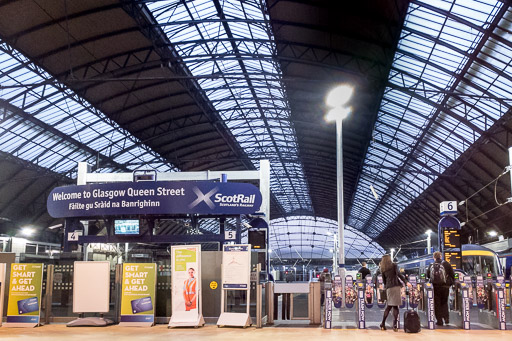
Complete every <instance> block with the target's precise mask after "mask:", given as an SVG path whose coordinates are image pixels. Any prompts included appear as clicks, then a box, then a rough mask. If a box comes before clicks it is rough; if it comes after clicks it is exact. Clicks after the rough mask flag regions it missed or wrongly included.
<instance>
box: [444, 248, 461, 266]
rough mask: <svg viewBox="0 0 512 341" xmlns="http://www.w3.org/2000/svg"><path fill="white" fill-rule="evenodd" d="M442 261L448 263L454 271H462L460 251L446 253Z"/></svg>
mask: <svg viewBox="0 0 512 341" xmlns="http://www.w3.org/2000/svg"><path fill="white" fill-rule="evenodd" d="M444 259H445V260H446V261H447V262H448V263H450V265H451V266H452V268H454V269H462V252H460V251H446V252H445V253H444Z"/></svg>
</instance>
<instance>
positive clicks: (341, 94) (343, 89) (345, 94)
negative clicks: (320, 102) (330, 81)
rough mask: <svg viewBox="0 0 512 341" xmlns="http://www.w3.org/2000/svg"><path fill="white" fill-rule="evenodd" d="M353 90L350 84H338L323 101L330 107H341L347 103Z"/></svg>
mask: <svg viewBox="0 0 512 341" xmlns="http://www.w3.org/2000/svg"><path fill="white" fill-rule="evenodd" d="M353 92H354V88H353V87H351V86H350V85H347V84H342V85H339V86H337V87H335V88H334V89H332V90H331V91H330V92H329V94H328V95H327V97H326V98H325V103H326V104H327V105H328V106H329V107H331V108H335V107H342V106H344V105H346V104H347V103H348V101H349V100H350V97H352V94H353Z"/></svg>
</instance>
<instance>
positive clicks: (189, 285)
mask: <svg viewBox="0 0 512 341" xmlns="http://www.w3.org/2000/svg"><path fill="white" fill-rule="evenodd" d="M188 275H189V278H187V279H186V280H185V282H184V283H183V299H184V300H185V310H186V311H190V310H192V309H196V293H197V292H196V283H197V281H196V278H195V277H194V269H193V268H190V269H188Z"/></svg>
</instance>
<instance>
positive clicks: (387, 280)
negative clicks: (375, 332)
mask: <svg viewBox="0 0 512 341" xmlns="http://www.w3.org/2000/svg"><path fill="white" fill-rule="evenodd" d="M379 267H380V271H381V273H382V279H383V282H384V287H385V288H386V296H387V300H386V303H387V305H386V309H385V310H384V315H383V316H382V323H381V324H380V329H381V330H386V319H387V318H388V315H389V312H390V311H391V309H393V331H395V332H397V331H398V314H399V310H398V306H399V305H400V304H401V302H402V297H401V295H400V289H401V286H402V284H401V283H400V280H402V282H403V283H404V284H405V283H406V281H405V277H404V276H403V275H402V274H401V273H400V272H399V271H398V266H397V265H396V263H393V261H392V260H391V255H384V256H383V257H382V260H381V262H380V265H379Z"/></svg>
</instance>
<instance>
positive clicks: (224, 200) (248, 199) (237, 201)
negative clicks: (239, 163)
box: [188, 187, 256, 210]
mask: <svg viewBox="0 0 512 341" xmlns="http://www.w3.org/2000/svg"><path fill="white" fill-rule="evenodd" d="M192 190H193V191H194V193H195V194H196V195H197V199H196V200H194V201H193V202H192V203H191V204H190V205H188V207H189V208H194V207H196V206H197V205H199V204H200V203H202V202H204V203H205V204H206V205H208V207H209V208H210V209H212V210H213V209H214V208H215V206H216V205H215V204H218V205H219V206H221V207H222V206H223V207H226V206H232V207H253V206H254V204H255V202H256V195H255V194H251V195H245V194H233V195H225V194H222V193H217V192H218V191H219V188H218V187H215V188H214V189H212V190H210V191H209V192H208V193H206V194H204V193H203V192H202V191H201V190H200V189H199V188H197V187H194V188H193V189H192ZM213 195H215V196H214V198H213V200H212V196H213Z"/></svg>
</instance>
